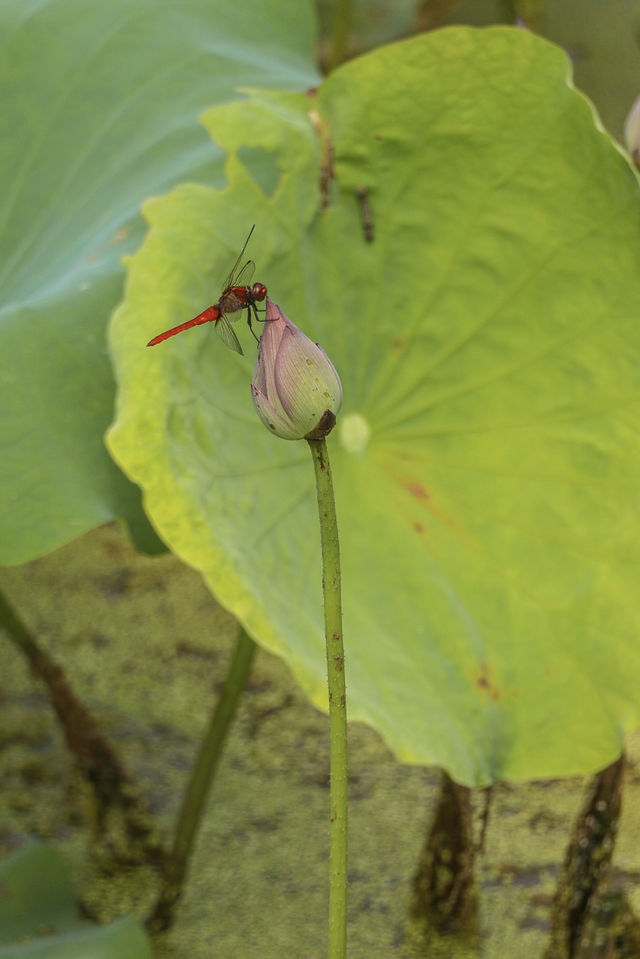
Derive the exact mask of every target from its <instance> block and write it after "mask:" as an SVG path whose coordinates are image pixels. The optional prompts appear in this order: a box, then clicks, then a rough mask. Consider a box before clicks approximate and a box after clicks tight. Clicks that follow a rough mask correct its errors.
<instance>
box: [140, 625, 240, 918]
mask: <svg viewBox="0 0 640 959" xmlns="http://www.w3.org/2000/svg"><path fill="white" fill-rule="evenodd" d="M255 650H256V644H255V643H254V641H253V640H252V639H250V637H249V636H247V634H246V633H245V631H244V629H241V630H240V634H239V636H238V641H237V644H236V648H235V651H234V654H233V659H232V661H231V666H230V667H229V672H228V673H227V678H226V679H225V682H224V686H223V688H222V692H221V693H220V698H219V699H218V702H217V703H216V706H215V709H214V710H213V713H212V715H211V719H210V721H209V726H208V728H207V730H206V732H205V734H204V738H203V740H202V742H201V744H200V749H199V751H198V756H197V759H196V761H195V764H194V767H193V770H192V773H191V779H190V781H189V783H188V785H187V788H186V790H185V794H184V798H183V800H182V808H181V810H180V815H179V816H178V822H177V824H176V831H175V836H174V840H173V848H172V849H171V852H170V854H169V856H168V858H167V862H166V866H165V875H164V882H163V885H162V888H161V890H160V895H159V897H158V901H157V903H156V906H155V908H154V910H153V913H152V914H151V916H150V917H149V920H148V922H147V925H148V926H149V928H151V929H152V930H154V931H156V932H160V931H162V930H164V929H167V928H168V927H169V926H170V925H171V923H172V922H173V914H174V911H175V908H176V905H177V904H178V901H179V899H180V897H181V895H182V890H183V885H184V880H185V876H186V873H187V866H188V864H189V858H190V856H191V852H192V850H193V845H194V842H195V837H196V833H197V831H198V828H199V826H200V821H201V819H202V814H203V812H204V807H205V804H206V802H207V798H208V795H209V790H210V788H211V783H212V780H213V776H214V773H215V771H216V768H217V766H218V762H219V760H220V757H221V755H222V749H223V747H224V744H225V742H226V738H227V734H228V732H229V727H230V725H231V721H232V720H233V717H234V715H235V711H236V708H237V705H238V701H239V699H240V696H241V695H242V691H243V689H244V687H245V684H246V681H247V677H248V675H249V672H250V670H251V665H252V662H253V657H254V654H255Z"/></svg>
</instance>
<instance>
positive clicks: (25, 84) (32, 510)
mask: <svg viewBox="0 0 640 959" xmlns="http://www.w3.org/2000/svg"><path fill="white" fill-rule="evenodd" d="M250 14H251V17H250V23H251V29H248V28H247V19H246V15H247V10H246V9H244V7H243V6H242V5H239V4H232V3H225V2H210V0H185V2H184V3H180V4H159V3H157V2H155V0H136V2H134V3H131V2H125V0H92V2H91V3H85V2H83V0H44V2H41V0H38V2H35V0H11V2H5V3H3V4H2V5H0V89H1V91H2V103H3V110H2V114H3V116H2V131H1V136H0V142H1V144H2V146H1V147H0V177H1V182H2V194H3V196H2V210H1V212H0V264H1V266H0V289H1V291H2V296H1V306H0V337H1V343H2V350H1V351H0V353H1V360H0V363H1V367H0V382H2V388H3V389H2V392H3V403H2V414H1V418H0V439H1V442H2V448H3V451H4V452H3V479H2V497H1V498H0V501H1V506H0V562H4V563H17V562H23V561H25V560H27V559H30V558H32V557H33V556H37V555H39V554H41V553H43V552H45V551H47V550H50V549H53V548H55V547H56V546H59V545H60V544H61V543H63V542H66V541H67V540H69V539H71V538H73V537H74V536H77V535H79V534H80V533H82V532H83V531H85V530H87V529H90V528H91V527H93V526H95V525H97V524H99V523H103V522H106V521H107V520H110V519H114V518H117V517H122V516H124V517H126V518H127V520H128V522H129V524H130V526H131V527H132V529H133V531H134V534H135V535H136V537H137V539H138V542H139V544H140V545H141V546H144V547H145V548H149V549H153V548H157V547H158V546H159V544H158V543H157V541H155V538H154V537H153V534H152V532H151V530H150V528H149V526H148V524H147V522H146V520H145V518H144V515H143V513H142V511H141V509H140V502H139V494H138V491H137V490H136V489H135V487H133V486H132V485H131V484H129V483H128V482H127V481H126V480H125V479H124V477H123V476H122V474H121V473H120V471H119V470H118V469H116V468H115V467H114V464H113V463H112V461H111V460H110V458H109V457H108V455H107V454H106V452H105V449H104V446H103V443H102V434H103V432H104V430H105V428H106V426H107V425H108V423H109V421H110V419H111V416H112V411H113V396H114V383H113V375H112V371H111V367H110V363H109V358H108V355H107V351H106V345H105V327H106V322H107V318H108V316H109V313H110V312H111V310H112V309H113V308H114V306H115V305H116V303H117V302H118V299H119V298H120V296H121V290H122V270H121V262H120V261H121V257H122V255H123V253H126V252H128V251H131V250H134V249H136V247H137V246H138V244H139V243H140V240H141V238H142V235H143V231H144V223H143V221H142V218H141V217H140V215H139V207H140V204H141V203H142V201H143V200H144V199H145V198H146V197H148V196H150V195H152V194H154V193H163V192H164V191H165V190H167V189H168V188H169V187H170V186H171V185H172V184H174V183H175V182H177V181H179V180H185V179H189V180H194V181H198V182H203V183H209V184H212V183H220V182H221V170H220V160H221V154H220V152H219V151H217V150H216V149H215V148H213V147H212V145H211V141H210V140H209V139H208V137H207V136H206V134H205V133H204V131H203V130H202V128H201V127H200V126H199V124H198V122H197V117H198V115H199V113H200V112H201V111H202V110H203V109H204V108H205V107H207V106H210V105H211V104H213V103H220V102H224V101H225V100H228V99H230V98H231V97H232V96H234V89H235V87H237V86H238V85H242V84H247V83H251V84H260V85H264V86H266V87H269V86H275V87H278V88H279V89H304V88H306V87H307V86H309V85H310V84H312V83H314V82H316V80H317V75H316V73H315V70H314V68H313V66H312V65H311V64H312V44H313V18H312V16H311V10H310V8H309V6H308V5H307V4H301V3H299V2H298V0H275V2H273V3H270V4H269V7H268V9H267V7H265V6H264V5H261V4H253V5H252V6H251V10H250Z"/></svg>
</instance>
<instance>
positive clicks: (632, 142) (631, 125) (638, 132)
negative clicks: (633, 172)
mask: <svg viewBox="0 0 640 959" xmlns="http://www.w3.org/2000/svg"><path fill="white" fill-rule="evenodd" d="M624 142H625V143H626V145H627V150H628V151H629V153H630V154H631V157H632V159H633V162H634V163H635V165H636V166H637V167H638V168H639V169H640V97H638V99H637V100H636V102H635V103H634V105H633V107H632V108H631V112H630V113H629V116H628V117H627V119H626V121H625V124H624Z"/></svg>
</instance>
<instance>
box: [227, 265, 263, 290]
mask: <svg viewBox="0 0 640 959" xmlns="http://www.w3.org/2000/svg"><path fill="white" fill-rule="evenodd" d="M255 271H256V265H255V263H254V262H253V260H247V262H246V263H245V265H244V266H243V267H242V269H241V270H240V272H239V273H238V275H237V276H236V277H234V279H233V284H231V283H230V284H229V286H249V285H250V284H251V280H252V279H253V274H254V273H255ZM225 289H226V287H225Z"/></svg>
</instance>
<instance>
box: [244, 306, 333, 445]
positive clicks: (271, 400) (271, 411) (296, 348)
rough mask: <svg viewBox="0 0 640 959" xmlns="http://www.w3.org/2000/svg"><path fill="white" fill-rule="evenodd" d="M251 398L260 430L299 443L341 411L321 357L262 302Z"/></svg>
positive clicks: (330, 371)
mask: <svg viewBox="0 0 640 959" xmlns="http://www.w3.org/2000/svg"><path fill="white" fill-rule="evenodd" d="M251 394H252V396H253V404H254V406H255V408H256V412H257V414H258V416H259V417H260V419H261V420H262V422H263V423H264V425H265V426H266V427H267V429H269V430H271V432H272V433H275V434H276V436H280V437H282V439H285V440H299V439H303V437H305V436H307V434H309V433H313V432H314V430H315V429H316V428H317V427H318V424H319V423H320V421H321V420H323V417H324V416H325V414H326V413H327V411H329V412H330V413H332V414H334V415H335V414H336V413H338V411H339V410H340V407H341V406H342V384H341V382H340V377H339V376H338V374H337V373H336V369H335V367H334V365H333V363H332V362H331V360H330V359H329V357H328V356H327V354H326V353H325V352H324V350H323V349H322V348H321V347H320V346H318V345H317V343H314V342H313V341H312V340H310V339H309V337H308V336H305V334H304V333H303V332H302V331H301V330H299V329H298V327H297V326H295V325H294V324H293V323H292V322H291V320H290V319H289V318H288V317H286V316H285V315H284V313H283V312H282V311H281V309H280V307H279V306H277V305H276V304H275V303H274V302H273V301H272V300H270V299H268V298H267V317H266V320H265V325H264V331H263V333H262V336H261V337H260V346H259V347H258V359H257V360H256V366H255V370H254V372H253V380H252V383H251ZM323 422H327V421H326V418H325V419H324V420H323Z"/></svg>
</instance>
